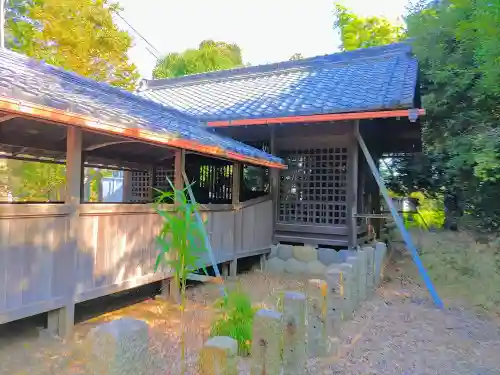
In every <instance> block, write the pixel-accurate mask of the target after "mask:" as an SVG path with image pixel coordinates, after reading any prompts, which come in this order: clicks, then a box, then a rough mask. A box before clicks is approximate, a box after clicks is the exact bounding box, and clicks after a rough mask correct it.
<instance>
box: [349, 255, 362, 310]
mask: <svg viewBox="0 0 500 375" xmlns="http://www.w3.org/2000/svg"><path fill="white" fill-rule="evenodd" d="M347 263H348V264H350V265H351V266H352V277H351V279H350V281H351V287H352V288H351V291H350V292H351V295H350V297H352V298H351V307H352V310H353V311H355V310H356V309H357V308H358V306H359V303H360V301H359V288H358V283H359V281H358V280H359V260H358V257H357V256H356V255H351V256H349V257H347Z"/></svg>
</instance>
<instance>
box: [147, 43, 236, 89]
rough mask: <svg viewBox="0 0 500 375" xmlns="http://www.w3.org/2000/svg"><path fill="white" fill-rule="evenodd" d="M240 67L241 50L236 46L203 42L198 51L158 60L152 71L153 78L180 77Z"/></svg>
mask: <svg viewBox="0 0 500 375" xmlns="http://www.w3.org/2000/svg"><path fill="white" fill-rule="evenodd" d="M242 65H243V61H242V58H241V50H240V48H239V47H238V46H237V45H236V44H228V43H224V42H215V41H213V40H205V41H203V42H201V43H200V45H199V48H198V49H188V50H186V51H184V52H182V53H169V54H168V55H167V56H165V57H164V58H163V59H161V60H159V61H158V62H157V64H156V66H155V68H154V69H153V78H155V79H159V78H172V77H180V76H185V75H189V74H196V73H205V72H212V71H215V70H223V69H231V68H235V67H239V66H242Z"/></svg>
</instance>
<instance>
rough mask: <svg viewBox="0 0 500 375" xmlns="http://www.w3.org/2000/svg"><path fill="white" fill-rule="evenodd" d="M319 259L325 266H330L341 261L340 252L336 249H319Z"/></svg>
mask: <svg viewBox="0 0 500 375" xmlns="http://www.w3.org/2000/svg"><path fill="white" fill-rule="evenodd" d="M318 260H319V261H320V262H321V263H323V264H324V265H325V266H329V265H331V264H333V263H339V261H340V253H339V252H338V251H336V250H334V249H322V248H319V249H318Z"/></svg>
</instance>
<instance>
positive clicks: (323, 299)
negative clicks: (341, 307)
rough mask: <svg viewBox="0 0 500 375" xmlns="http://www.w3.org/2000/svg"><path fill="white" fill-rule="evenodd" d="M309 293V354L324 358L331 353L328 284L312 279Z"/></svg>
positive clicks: (308, 284)
mask: <svg viewBox="0 0 500 375" xmlns="http://www.w3.org/2000/svg"><path fill="white" fill-rule="evenodd" d="M306 291H307V333H306V335H307V349H306V351H307V354H308V356H309V357H324V356H327V355H328V354H329V353H330V347H329V340H328V331H329V328H328V322H329V320H328V299H327V297H328V284H327V282H326V281H325V280H322V279H311V280H309V281H308V283H307V286H306Z"/></svg>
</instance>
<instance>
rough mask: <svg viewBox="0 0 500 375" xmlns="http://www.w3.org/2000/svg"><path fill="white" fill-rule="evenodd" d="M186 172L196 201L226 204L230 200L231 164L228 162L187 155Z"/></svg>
mask: <svg viewBox="0 0 500 375" xmlns="http://www.w3.org/2000/svg"><path fill="white" fill-rule="evenodd" d="M188 156H189V158H186V173H187V175H188V178H189V181H190V182H191V183H193V185H192V189H193V194H194V196H195V198H196V201H197V202H198V203H202V204H206V203H217V204H227V203H231V202H232V188H233V166H232V164H231V163H230V162H226V161H222V160H214V159H210V158H205V157H202V156H199V155H188Z"/></svg>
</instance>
